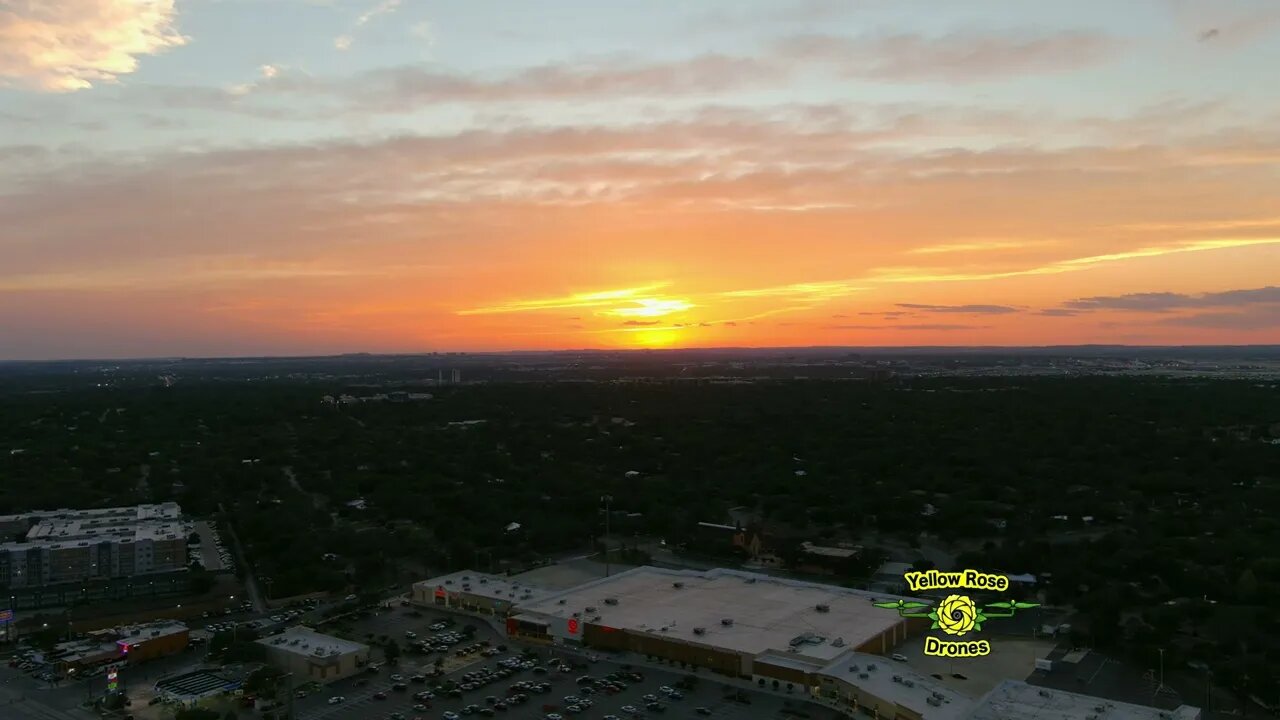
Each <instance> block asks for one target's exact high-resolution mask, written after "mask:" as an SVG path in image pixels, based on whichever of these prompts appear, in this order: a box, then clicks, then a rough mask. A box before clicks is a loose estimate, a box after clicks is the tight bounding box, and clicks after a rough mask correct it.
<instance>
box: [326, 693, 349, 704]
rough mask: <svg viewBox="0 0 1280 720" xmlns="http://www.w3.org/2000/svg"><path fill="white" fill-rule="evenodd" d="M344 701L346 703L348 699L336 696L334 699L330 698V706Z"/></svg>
mask: <svg viewBox="0 0 1280 720" xmlns="http://www.w3.org/2000/svg"><path fill="white" fill-rule="evenodd" d="M344 701H346V698H344V697H342V696H341V695H334V696H333V697H331V698H329V704H330V705H337V704H339V703H341V702H344Z"/></svg>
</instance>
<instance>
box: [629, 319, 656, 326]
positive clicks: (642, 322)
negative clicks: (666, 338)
mask: <svg viewBox="0 0 1280 720" xmlns="http://www.w3.org/2000/svg"><path fill="white" fill-rule="evenodd" d="M622 324H623V325H626V326H629V327H638V326H644V325H661V324H662V321H661V320H628V321H626V322H624V323H622Z"/></svg>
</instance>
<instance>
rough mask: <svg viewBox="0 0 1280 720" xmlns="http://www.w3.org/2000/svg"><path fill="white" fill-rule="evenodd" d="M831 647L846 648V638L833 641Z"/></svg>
mask: <svg viewBox="0 0 1280 720" xmlns="http://www.w3.org/2000/svg"><path fill="white" fill-rule="evenodd" d="M831 647H844V638H842V637H838V638H836V639H835V640H832V641H831Z"/></svg>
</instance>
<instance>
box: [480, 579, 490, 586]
mask: <svg viewBox="0 0 1280 720" xmlns="http://www.w3.org/2000/svg"><path fill="white" fill-rule="evenodd" d="M488 582H489V579H488V578H480V584H481V585H485V584H487V583H488Z"/></svg>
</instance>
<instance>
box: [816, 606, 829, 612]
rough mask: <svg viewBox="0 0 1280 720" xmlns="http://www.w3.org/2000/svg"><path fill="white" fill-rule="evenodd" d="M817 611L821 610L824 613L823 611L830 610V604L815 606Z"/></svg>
mask: <svg viewBox="0 0 1280 720" xmlns="http://www.w3.org/2000/svg"><path fill="white" fill-rule="evenodd" d="M817 611H818V612H822V613H824V612H831V606H830V605H819V606H818V607H817Z"/></svg>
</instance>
